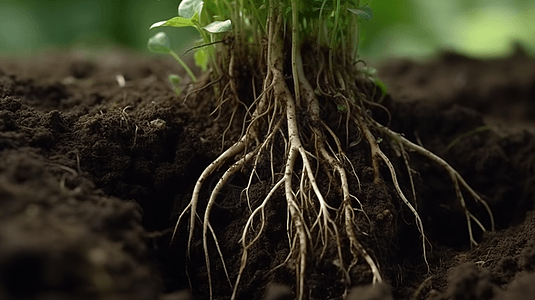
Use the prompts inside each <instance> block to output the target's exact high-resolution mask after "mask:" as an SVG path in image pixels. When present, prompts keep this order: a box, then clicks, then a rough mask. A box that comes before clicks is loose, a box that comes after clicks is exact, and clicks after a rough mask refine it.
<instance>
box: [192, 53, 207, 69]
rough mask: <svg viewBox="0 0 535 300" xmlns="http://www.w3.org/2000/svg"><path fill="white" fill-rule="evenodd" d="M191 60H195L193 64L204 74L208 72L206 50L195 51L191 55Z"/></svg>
mask: <svg viewBox="0 0 535 300" xmlns="http://www.w3.org/2000/svg"><path fill="white" fill-rule="evenodd" d="M193 60H195V64H196V65H197V66H198V67H199V68H201V70H202V71H203V72H206V70H208V53H206V50H204V49H199V50H197V51H195V54H194V55H193Z"/></svg>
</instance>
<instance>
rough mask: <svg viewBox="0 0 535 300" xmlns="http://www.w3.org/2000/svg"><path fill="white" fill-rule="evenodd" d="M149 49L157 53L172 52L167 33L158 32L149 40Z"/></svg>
mask: <svg viewBox="0 0 535 300" xmlns="http://www.w3.org/2000/svg"><path fill="white" fill-rule="evenodd" d="M147 47H148V48H149V50H150V51H152V52H155V53H169V52H171V41H170V40H169V37H168V36H167V34H165V32H158V33H157V34H155V35H153V36H152V37H151V38H150V39H149V42H148V44H147Z"/></svg>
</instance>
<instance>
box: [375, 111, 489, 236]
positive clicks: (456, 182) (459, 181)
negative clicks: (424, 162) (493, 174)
mask: <svg viewBox="0 0 535 300" xmlns="http://www.w3.org/2000/svg"><path fill="white" fill-rule="evenodd" d="M374 122H375V121H374ZM374 125H375V126H376V127H377V128H378V129H380V130H381V131H382V132H383V133H385V134H386V135H387V136H388V137H389V138H391V139H392V140H394V141H399V142H400V143H402V144H403V145H404V146H405V147H407V148H408V149H410V150H413V151H416V152H417V153H419V154H421V155H423V156H425V157H427V158H428V159H430V160H431V161H434V162H435V163H437V164H438V165H439V166H441V167H442V168H444V169H445V170H446V171H447V172H448V174H449V175H450V177H451V180H452V182H453V186H454V188H455V194H456V196H457V200H458V201H459V203H460V204H461V207H462V208H463V211H464V214H465V216H466V222H467V225H468V234H469V238H470V244H471V245H474V246H477V242H476V241H475V239H474V236H473V233H472V221H474V222H475V223H476V224H477V225H478V226H479V227H480V228H481V230H483V231H487V229H486V228H485V227H484V226H483V224H482V223H481V221H479V219H477V218H476V217H475V216H474V215H473V214H472V213H471V212H470V211H469V210H468V208H467V207H466V202H465V200H464V197H463V194H462V192H461V187H463V188H464V189H466V190H467V191H468V193H469V194H470V196H472V198H474V200H475V201H476V202H477V203H480V204H481V205H483V207H485V209H486V210H487V213H488V215H489V219H490V230H491V231H494V215H493V214H492V211H491V209H490V207H489V205H488V203H487V202H486V201H485V200H483V199H482V198H481V197H480V196H479V195H478V194H477V193H476V192H475V191H474V190H473V189H472V188H471V187H470V186H469V185H468V184H467V183H466V181H465V180H464V179H463V177H462V176H461V175H460V174H459V173H458V172H457V171H456V170H455V169H454V168H453V167H452V166H450V165H449V164H448V163H447V162H446V161H445V160H443V159H442V158H440V157H439V156H438V155H436V154H434V153H433V152H431V151H429V150H427V149H425V148H423V147H421V146H419V145H417V144H415V143H413V142H411V141H409V140H408V139H406V138H405V137H404V136H402V135H400V134H398V133H396V132H394V131H392V130H390V129H389V128H387V127H384V126H383V125H381V124H379V123H377V122H375V124H374Z"/></svg>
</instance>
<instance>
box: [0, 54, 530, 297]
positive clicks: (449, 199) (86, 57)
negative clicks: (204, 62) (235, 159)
mask: <svg viewBox="0 0 535 300" xmlns="http://www.w3.org/2000/svg"><path fill="white" fill-rule="evenodd" d="M170 73H177V74H181V73H182V71H180V70H179V68H178V66H176V64H175V63H173V62H172V61H170V60H167V59H165V58H161V57H157V58H149V57H143V56H140V55H135V54H129V53H124V52H121V51H116V52H107V53H100V54H99V55H97V54H94V53H93V54H90V53H86V52H69V53H54V54H43V55H40V56H36V57H32V58H25V59H21V58H19V59H12V58H11V59H9V58H3V59H0V299H114V300H115V299H143V300H145V299H162V300H163V299H167V300H172V299H175V300H176V299H206V297H207V293H208V291H207V279H206V272H207V270H206V267H205V265H204V257H203V253H202V245H201V243H200V240H197V242H196V243H195V244H194V245H192V247H193V250H192V257H191V261H190V263H188V264H187V266H186V256H185V251H186V247H185V242H186V240H187V230H186V229H185V228H183V229H182V230H179V232H178V236H177V238H176V241H175V242H174V243H172V244H171V245H170V244H169V242H170V239H171V234H172V231H173V228H174V225H175V222H176V220H177V218H178V215H179V214H180V212H182V210H183V209H184V207H185V206H186V205H187V203H188V202H189V198H190V197H191V192H192V189H193V185H194V184H195V181H196V179H197V177H198V176H199V175H200V173H201V172H202V170H203V169H204V167H206V166H207V165H208V164H209V163H210V162H211V161H212V160H213V159H214V158H215V157H217V155H218V154H219V153H220V151H221V149H222V140H221V135H222V134H221V133H222V132H223V131H224V130H225V128H226V125H227V123H226V122H225V118H224V116H223V117H221V118H219V119H216V118H215V115H213V116H211V115H210V114H209V113H210V111H211V109H212V108H213V107H214V104H213V99H210V98H207V99H204V98H203V97H204V96H206V97H209V96H208V95H209V93H205V94H204V93H203V92H200V93H197V94H196V96H195V97H192V98H191V99H188V100H187V101H185V102H184V97H183V96H177V95H176V94H175V93H174V92H173V89H172V87H171V86H170V84H169V83H168V81H167V76H168V75H169V74H170ZM379 74H380V78H382V79H383V80H384V81H385V82H386V83H387V85H388V86H389V92H390V95H389V96H387V97H386V98H385V99H384V102H383V105H384V106H385V107H386V108H387V109H388V111H389V112H390V115H391V120H390V128H392V129H393V130H395V131H397V132H402V133H404V135H405V137H407V138H408V139H410V140H411V141H414V142H417V143H420V144H422V145H424V146H425V147H426V148H427V149H429V150H431V151H433V152H434V153H436V154H438V155H439V156H441V157H442V158H444V159H445V160H446V161H448V162H449V163H450V164H451V165H452V166H453V167H455V168H456V169H457V170H458V171H459V172H460V173H461V175H462V176H463V177H464V178H465V179H466V181H467V182H468V183H469V184H470V185H471V186H472V187H473V188H474V189H475V190H476V191H477V192H478V193H479V194H480V195H481V196H482V197H483V198H484V199H485V200H486V201H487V202H488V203H489V205H490V206H491V208H492V210H493V213H494V217H495V221H496V231H495V232H486V233H482V232H476V235H477V240H478V241H480V243H479V246H477V247H473V248H472V249H471V248H470V245H469V239H468V232H467V229H466V220H465V217H464V214H463V213H462V210H461V207H460V206H459V205H458V204H457V203H456V200H455V193H454V191H453V188H452V185H451V180H450V179H449V177H448V174H447V173H446V172H444V171H443V170H442V169H440V168H439V167H437V166H436V165H434V164H433V163H432V162H429V161H426V160H425V159H424V158H422V157H419V156H418V155H416V154H411V168H412V169H413V170H414V172H413V176H414V178H415V185H416V190H417V199H418V201H417V206H418V211H419V212H420V216H421V217H422V221H423V222H424V226H425V228H426V233H427V237H428V239H429V245H431V246H432V248H431V247H430V248H429V249H430V252H429V253H428V260H429V265H430V270H428V269H427V267H426V265H425V262H424V260H423V256H422V246H421V241H420V235H419V233H418V231H417V229H416V226H415V224H414V223H415V221H414V216H412V214H411V213H410V211H409V210H408V209H407V208H406V207H405V205H404V204H403V203H402V202H401V199H397V197H396V196H395V193H394V190H393V187H391V186H388V185H381V186H376V185H374V184H372V183H371V181H372V176H373V174H372V173H373V172H372V169H371V167H370V161H369V153H368V152H369V151H365V150H363V149H365V148H363V147H358V146H352V147H347V149H346V154H347V156H348V157H349V159H350V160H351V162H352V163H353V165H354V166H355V168H356V170H357V173H358V175H359V176H360V181H361V183H362V185H361V187H360V189H359V188H358V183H357V182H356V181H355V180H353V181H355V182H351V186H352V188H353V192H354V193H355V194H356V195H357V196H358V197H359V199H361V201H362V202H363V205H364V206H365V208H366V210H367V214H368V217H369V220H368V222H364V223H363V224H359V225H360V226H362V227H361V228H363V229H365V230H363V232H367V233H368V235H367V236H362V237H361V238H362V240H363V243H364V245H365V246H366V247H367V249H368V250H369V252H370V253H371V255H372V256H373V257H374V258H375V259H376V260H377V262H378V265H379V268H380V269H381V272H382V274H383V276H384V278H385V281H386V283H384V284H382V285H379V286H375V287H371V286H359V287H357V288H355V289H352V290H350V291H349V295H348V296H347V298H348V299H355V300H356V299H407V300H408V299H411V300H412V299H433V300H439V299H454V300H463V299H466V300H469V299H470V300H472V299H473V300H483V299H520V300H522V299H533V297H535V284H534V283H535V212H533V211H532V210H533V208H534V201H535V135H534V134H535V118H534V117H533V116H535V103H534V102H533V101H534V100H535V61H533V60H532V59H530V58H528V57H526V56H525V55H524V54H523V53H522V52H520V51H519V52H518V53H517V54H515V55H514V56H512V57H510V58H506V59H499V60H493V61H481V60H474V59H469V58H465V57H462V56H459V55H456V54H451V53H446V54H444V55H442V56H441V57H440V58H439V59H436V60H434V61H431V62H427V63H414V62H410V61H394V62H390V63H385V64H383V65H382V67H380V68H379ZM123 79H124V85H123V84H122V82H123ZM182 88H183V89H184V92H183V94H182V95H185V94H187V92H188V91H191V90H192V89H193V87H192V86H190V85H189V84H188V83H187V82H185V83H184V84H183V86H182ZM203 105H204V106H203ZM197 106H202V107H203V110H199V109H195V108H196V107H197ZM338 113H339V112H338V111H336V107H333V108H332V111H325V115H324V116H325V118H326V119H328V120H331V119H332V120H331V121H330V122H331V123H333V122H334V123H335V122H336V120H337V117H336V115H337V114H338ZM370 113H371V114H373V115H374V117H375V118H376V119H377V120H379V121H381V122H382V123H383V124H385V123H386V122H387V121H388V117H387V114H386V113H385V112H384V110H382V109H377V110H373V111H370ZM238 133H239V129H237V130H236V129H232V130H230V131H229V133H228V136H227V137H226V139H225V140H226V142H224V143H223V144H224V145H223V146H225V145H226V146H228V145H229V143H231V142H232V141H233V139H235V138H236V136H237V134H238ZM342 133H343V132H342ZM280 143H282V142H280ZM380 145H381V147H382V148H383V151H385V153H388V154H389V155H390V156H391V157H393V158H395V157H396V148H395V147H394V146H393V145H389V144H388V143H387V142H386V141H385V142H383V143H381V144H380ZM274 151H275V153H276V151H280V152H283V149H275V150H274ZM266 159H269V158H268V157H266ZM277 159H279V160H280V155H279V157H278V158H277ZM393 163H394V164H395V166H396V168H397V169H398V170H399V171H398V177H399V180H400V184H402V189H403V190H404V191H405V193H406V194H408V195H410V194H411V192H410V182H409V180H408V177H407V176H406V175H403V174H402V172H406V168H405V167H404V163H403V159H400V158H397V159H393ZM260 165H261V166H264V167H265V168H266V169H265V170H264V171H265V172H268V170H267V168H268V166H269V163H268V162H267V161H266V162H264V163H263V164H260ZM385 169H386V168H385ZM260 170H261V171H262V170H263V169H260ZM245 171H247V170H244V172H245ZM260 173H261V172H260ZM383 175H384V176H383V177H384V178H385V181H388V172H387V170H385V172H384V174H383ZM260 177H263V175H261V174H260ZM215 179H216V178H214V181H215ZM247 180H248V177H247V176H246V175H245V174H238V175H236V176H235V177H234V178H233V179H232V181H231V184H230V186H228V187H227V188H225V190H224V191H223V192H222V193H221V195H220V199H219V200H218V205H217V207H216V208H214V211H213V217H212V218H211V223H212V226H213V227H214V230H215V232H216V234H217V236H218V237H219V241H220V244H221V250H222V252H223V255H224V256H225V258H226V260H227V261H228V262H227V266H228V267H229V269H230V270H234V268H237V267H238V266H239V263H240V251H241V245H240V244H239V243H238V240H239V238H240V235H241V230H242V227H243V226H244V224H245V222H246V221H247V217H248V211H249V208H248V205H247V203H246V202H244V201H243V199H242V195H241V190H242V189H243V188H244V187H245V185H246V184H247ZM318 182H319V183H320V184H323V185H324V187H325V186H327V185H328V184H329V181H328V178H319V180H318ZM211 188H213V185H210V184H209V185H207V186H206V188H205V190H204V191H203V193H204V195H205V197H206V196H207V195H208V193H209V192H210V189H211ZM269 188H270V182H269V181H267V180H265V181H260V182H257V183H255V184H254V185H253V186H252V187H251V189H250V197H251V199H252V201H253V202H254V201H260V199H262V197H264V196H265V193H266V192H267V191H269ZM277 197H278V199H283V197H284V196H283V195H282V193H281V194H280V195H277V196H276V198H275V201H271V202H270V204H269V206H268V208H267V209H266V211H267V212H268V213H267V215H266V220H267V229H266V232H265V233H264V235H263V236H262V238H261V239H260V240H259V241H258V242H257V243H256V245H255V247H254V249H252V250H251V252H250V257H249V258H250V261H249V263H248V265H247V270H246V272H245V274H244V278H245V279H242V282H243V284H242V288H241V292H240V294H239V298H240V299H270V300H274V299H291V298H292V288H291V286H292V284H293V282H294V279H295V277H294V275H293V274H292V272H291V270H286V269H285V268H279V269H276V270H275V271H272V272H270V271H269V270H270V269H272V268H274V267H276V266H277V265H279V264H280V263H282V262H283V261H284V260H285V258H286V255H287V254H288V241H287V236H286V219H285V217H284V216H285V214H286V207H285V206H282V207H281V206H280V205H277V203H279V204H280V203H283V202H280V201H276V199H277ZM331 197H336V195H335V193H332V194H331ZM468 204H469V207H470V209H471V210H472V212H473V213H474V214H475V215H476V216H477V217H478V218H479V219H481V220H482V222H487V223H488V217H487V216H486V212H485V210H484V209H482V208H481V207H479V206H478V205H476V204H473V203H468ZM281 216H282V217H281ZM487 223H486V224H485V225H488V224H487ZM333 251H334V249H333ZM333 257H336V254H335V253H334V252H332V251H327V255H326V256H325V257H323V258H322V259H321V260H317V261H310V262H309V268H308V274H307V276H308V282H307V288H308V290H309V291H310V292H309V296H308V297H309V299H339V298H340V296H341V295H342V294H343V292H344V289H345V286H344V284H342V283H341V282H340V280H339V275H340V274H338V273H337V272H338V271H337V270H338V269H337V268H336V261H334V259H333ZM218 260H219V256H218V254H217V252H216V251H215V248H214V253H213V257H212V261H213V262H217V261H218ZM214 264H215V266H214V267H213V269H212V272H213V274H214V275H213V278H214V284H215V286H214V294H215V295H216V296H217V299H228V298H229V296H230V292H231V288H230V285H229V283H228V282H227V280H226V277H225V275H224V272H223V270H222V269H221V264H220V263H219V265H218V264H217V263H214ZM186 270H187V272H186ZM353 272H355V273H356V274H352V278H358V280H357V281H356V282H354V283H353V284H365V283H366V282H367V281H368V280H369V279H370V278H371V274H370V271H369V270H368V269H367V268H366V265H365V264H364V263H362V266H360V265H358V266H357V267H356V268H355V269H354V271H353ZM235 276H236V271H231V274H230V277H231V278H232V279H234V278H235ZM187 291H191V292H187ZM190 293H191V294H193V295H194V298H191V297H193V296H191V295H190Z"/></svg>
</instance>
